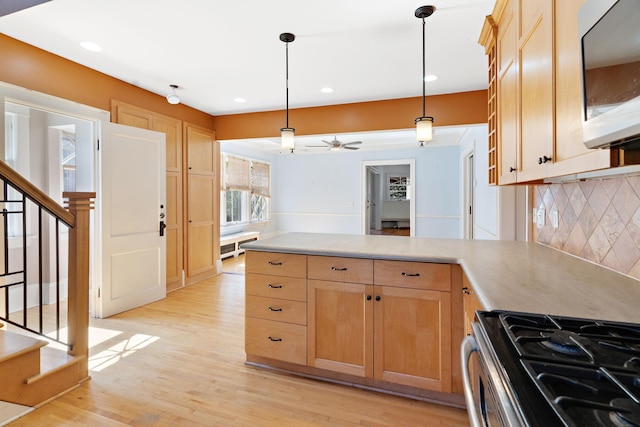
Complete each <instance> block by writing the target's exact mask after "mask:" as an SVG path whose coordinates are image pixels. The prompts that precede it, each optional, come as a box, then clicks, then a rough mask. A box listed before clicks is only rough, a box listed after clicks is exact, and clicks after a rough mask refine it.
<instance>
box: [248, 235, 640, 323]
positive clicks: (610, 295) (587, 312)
mask: <svg viewBox="0 0 640 427" xmlns="http://www.w3.org/2000/svg"><path fill="white" fill-rule="evenodd" d="M242 247H243V248H244V249H249V250H256V251H268V252H288V253H298V254H307V255H325V256H343V257H353V258H373V259H391V260H405V261H421V262H436V263H447V264H460V265H461V266H462V269H463V271H464V273H465V275H466V276H467V278H468V279H469V281H470V283H471V285H472V286H473V289H474V290H475V292H476V295H477V296H478V298H479V300H480V302H481V303H482V304H483V306H484V307H485V309H487V310H511V311H523V312H531V313H543V314H552V315H562V316H571V317H581V318H589V319H602V320H613V321H622V322H633V323H640V281H638V280H635V279H633V278H631V277H628V276H625V275H623V274H620V273H617V272H614V271H612V270H609V269H607V268H605V267H601V266H599V265H596V264H593V263H591V262H588V261H585V260H582V259H580V258H577V257H574V256H572V255H569V254H566V253H564V252H561V251H558V250H555V249H552V248H550V247H547V246H544V245H541V244H538V243H525V242H512V241H493V240H463V239H437V238H421V237H401V236H362V235H349V234H321V233H286V234H281V235H278V236H275V237H271V238H267V239H261V240H257V241H254V242H250V243H246V244H244V245H242Z"/></svg>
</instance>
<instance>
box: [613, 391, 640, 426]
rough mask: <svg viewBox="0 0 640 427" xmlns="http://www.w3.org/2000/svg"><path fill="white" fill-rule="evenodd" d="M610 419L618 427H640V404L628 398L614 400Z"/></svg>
mask: <svg viewBox="0 0 640 427" xmlns="http://www.w3.org/2000/svg"><path fill="white" fill-rule="evenodd" d="M609 419H611V421H612V422H613V424H614V425H615V426H616V427H640V404H638V403H636V402H634V401H633V400H631V399H627V398H617V399H613V400H612V401H611V412H609Z"/></svg>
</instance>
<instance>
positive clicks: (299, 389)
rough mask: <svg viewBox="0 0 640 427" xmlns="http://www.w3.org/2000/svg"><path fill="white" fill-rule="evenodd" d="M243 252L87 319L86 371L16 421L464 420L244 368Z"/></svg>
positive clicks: (435, 409) (424, 406) (418, 405)
mask: <svg viewBox="0 0 640 427" xmlns="http://www.w3.org/2000/svg"><path fill="white" fill-rule="evenodd" d="M243 262H244V256H240V257H238V258H235V259H230V260H225V261H224V262H223V266H224V268H223V269H224V271H226V272H225V273H223V274H221V275H219V276H217V277H214V278H212V279H209V280H205V281H203V282H200V283H197V284H194V285H191V286H188V287H186V288H183V289H181V290H178V291H175V292H172V293H170V294H169V295H168V296H167V298H166V299H165V300H163V301H159V302H156V303H153V304H149V305H147V306H144V307H140V308H137V309H135V310H131V311H128V312H126V313H122V314H119V315H116V316H113V317H111V318H109V319H103V320H98V319H92V321H91V328H92V333H91V336H92V338H91V344H92V348H91V360H90V368H91V376H92V380H91V381H89V382H87V383H85V384H84V385H83V386H82V387H80V388H78V389H76V390H74V391H72V392H70V393H68V394H66V395H64V396H62V397H60V398H58V399H57V400H55V401H53V402H50V403H48V404H46V405H44V406H42V407H40V408H38V409H36V410H35V411H33V412H31V413H30V414H28V415H26V416H24V417H23V418H20V419H19V420H17V421H14V422H13V423H11V424H9V425H10V426H12V427H14V426H15V427H17V426H89V425H90V426H181V427H182V426H296V427H297V426H372V427H373V426H394V427H396V426H452V427H453V426H468V425H469V423H468V421H467V414H466V411H464V410H461V409H454V408H448V407H444V406H439V405H435V404H431V403H426V402H422V401H416V400H411V399H406V398H402V397H397V396H390V395H385V394H380V393H376V392H373V391H367V390H361V389H357V388H352V387H348V386H343V385H337V384H331V383H326V382H322V381H316V380H312V379H306V378H300V377H295V376H291V375H286V374H281V373H275V372H270V371H267V370H262V369H257V368H253V367H249V366H247V365H245V364H244V358H245V353H244V275H243V271H244V269H243V267H242V264H243Z"/></svg>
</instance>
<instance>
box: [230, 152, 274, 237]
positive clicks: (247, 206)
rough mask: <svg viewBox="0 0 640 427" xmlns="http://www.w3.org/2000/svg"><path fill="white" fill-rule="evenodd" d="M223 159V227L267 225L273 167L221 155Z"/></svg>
mask: <svg viewBox="0 0 640 427" xmlns="http://www.w3.org/2000/svg"><path fill="white" fill-rule="evenodd" d="M221 158H222V165H221V171H222V176H221V179H222V183H223V185H222V194H221V198H220V200H223V201H224V203H221V210H222V212H221V225H223V226H224V225H233V224H243V223H249V222H260V221H268V220H269V219H270V216H271V215H270V199H271V180H270V173H271V171H270V165H269V164H268V163H264V162H259V161H255V160H250V159H245V158H242V157H238V156H233V155H230V154H222V156H221Z"/></svg>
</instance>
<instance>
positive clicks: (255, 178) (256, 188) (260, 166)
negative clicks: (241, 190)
mask: <svg viewBox="0 0 640 427" xmlns="http://www.w3.org/2000/svg"><path fill="white" fill-rule="evenodd" d="M269 188H270V185H269V164H268V163H262V162H256V161H253V162H251V193H253V194H259V195H261V196H267V197H269V196H270V195H271V194H270V191H269Z"/></svg>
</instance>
